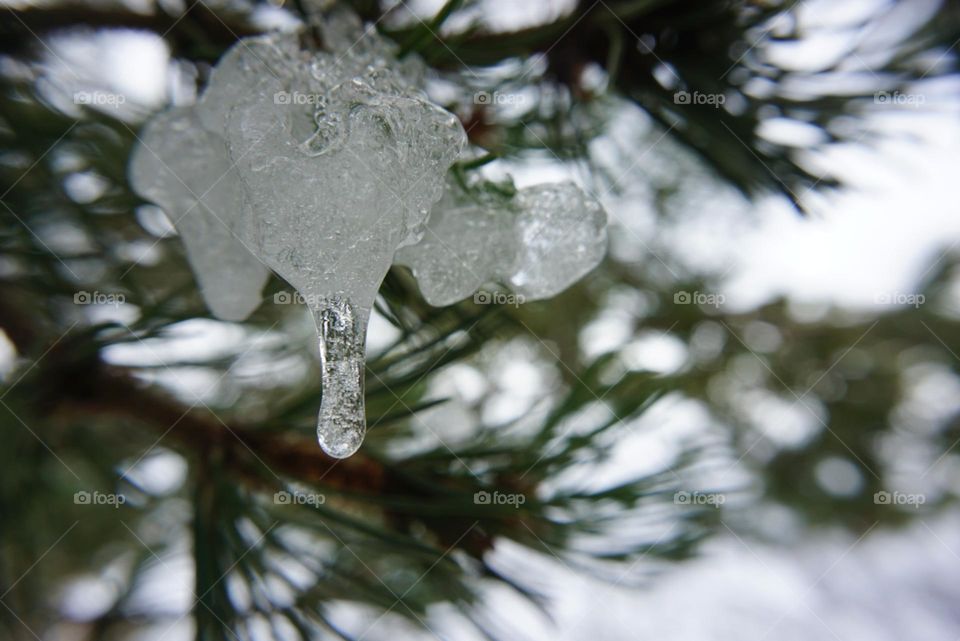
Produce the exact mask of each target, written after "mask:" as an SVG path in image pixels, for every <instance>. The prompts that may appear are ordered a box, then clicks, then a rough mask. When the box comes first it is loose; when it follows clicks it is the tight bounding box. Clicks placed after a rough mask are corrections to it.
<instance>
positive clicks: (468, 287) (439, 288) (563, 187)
mask: <svg viewBox="0 0 960 641" xmlns="http://www.w3.org/2000/svg"><path fill="white" fill-rule="evenodd" d="M606 247H607V217H606V213H605V212H604V210H603V208H602V207H601V206H600V204H599V203H597V202H596V200H594V199H593V198H591V197H589V196H587V195H586V194H585V193H584V192H583V191H582V190H581V189H580V188H579V187H577V186H576V185H575V184H573V183H571V182H561V183H555V184H544V185H535V186H532V187H527V188H524V189H520V190H518V191H516V192H515V193H514V190H512V189H511V188H509V186H508V187H507V188H504V186H498V185H494V184H490V183H487V184H483V183H476V184H471V185H465V184H461V183H459V182H457V181H455V180H451V181H450V182H449V184H448V187H447V190H446V192H445V193H444V197H443V199H442V200H441V201H440V202H439V203H438V204H437V205H436V206H435V207H434V208H433V211H432V212H431V214H430V219H429V221H428V223H427V229H426V232H425V233H424V235H423V239H422V240H421V241H420V242H419V243H417V244H416V245H412V246H410V247H404V248H401V249H400V250H399V251H397V254H396V257H395V262H396V263H397V264H400V265H407V266H408V267H410V269H411V270H412V271H413V274H414V276H415V277H416V279H417V282H418V283H419V285H420V291H421V292H422V294H423V296H424V298H425V299H426V300H427V302H429V303H430V304H431V305H437V306H443V305H450V304H452V303H455V302H456V301H458V300H461V299H463V298H466V297H468V296H470V295H471V294H473V293H474V292H475V291H476V290H477V289H479V288H480V287H481V286H482V285H483V284H484V283H488V282H497V283H502V284H504V285H506V286H507V287H509V288H510V289H511V290H513V291H514V292H516V293H517V294H521V295H522V296H524V298H526V299H527V300H536V299H541V298H550V297H551V296H556V295H557V294H559V293H560V292H562V291H563V290H564V289H566V288H567V287H569V286H570V285H572V284H573V283H575V282H576V281H578V280H580V278H582V277H583V276H584V275H585V274H586V273H587V272H589V271H590V270H592V269H593V268H594V267H596V266H597V264H598V263H599V262H600V261H601V260H602V259H603V256H604V254H605V253H606Z"/></svg>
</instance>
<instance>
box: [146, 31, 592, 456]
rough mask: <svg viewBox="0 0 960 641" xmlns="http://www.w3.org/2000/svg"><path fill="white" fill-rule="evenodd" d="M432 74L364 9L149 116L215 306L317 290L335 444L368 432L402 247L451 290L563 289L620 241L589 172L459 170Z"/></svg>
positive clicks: (273, 39) (170, 199)
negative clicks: (497, 183)
mask: <svg viewBox="0 0 960 641" xmlns="http://www.w3.org/2000/svg"><path fill="white" fill-rule="evenodd" d="M318 43H321V44H322V45H323V47H324V48H325V49H326V50H325V51H320V50H318V46H317V45H318ZM423 76H424V67H423V64H422V62H420V61H419V60H418V59H416V58H415V57H408V58H405V59H404V60H402V61H401V60H398V59H397V58H396V50H395V47H394V45H391V44H388V43H387V42H386V41H385V40H383V39H381V38H380V37H379V36H378V35H377V34H376V32H375V31H374V30H373V29H372V28H371V29H368V30H366V31H364V29H363V27H362V26H361V24H360V22H359V20H358V19H356V17H355V16H353V15H352V14H349V13H338V14H335V15H334V16H332V17H330V18H328V19H327V21H326V22H321V23H319V24H315V25H312V27H311V29H310V30H305V31H303V32H300V33H287V34H280V33H277V34H270V35H266V36H261V37H256V38H246V39H243V40H240V41H239V42H238V43H237V44H236V45H235V46H233V47H232V48H231V49H230V50H229V51H228V52H227V53H226V54H225V55H224V57H223V58H222V59H221V60H220V62H219V63H217V65H216V67H215V68H214V69H213V71H212V73H211V76H210V81H209V83H208V86H207V88H206V90H205V91H204V92H203V95H202V96H201V98H200V100H199V101H198V102H197V104H196V105H194V106H193V107H189V108H179V109H173V110H170V111H167V112H165V113H162V114H160V115H158V116H157V117H156V118H154V119H153V120H152V121H151V122H150V123H149V124H148V125H147V126H146V127H145V128H144V131H143V133H142V142H141V144H140V145H139V146H138V148H137V149H136V150H135V152H134V155H133V158H132V161H131V169H130V173H131V183H132V184H133V186H134V188H135V189H136V190H137V191H138V192H139V193H140V194H141V195H143V196H144V197H145V198H148V199H150V200H152V201H154V202H155V203H157V204H158V205H160V206H161V207H163V208H164V209H165V210H166V211H167V213H168V214H169V216H170V218H171V219H172V220H173V221H174V224H175V225H176V226H177V229H178V231H179V232H180V235H181V237H182V238H183V241H184V243H185V245H186V248H187V256H188V258H189V260H190V263H191V266H192V267H193V270H194V271H195V272H196V274H197V278H198V281H199V282H200V286H201V291H202V293H203V295H204V298H205V300H206V301H207V304H208V305H209V307H210V308H211V310H212V311H213V313H214V314H216V315H217V316H219V317H220V318H224V319H230V320H242V319H244V318H246V317H247V316H248V315H249V314H250V313H251V312H252V311H253V310H254V309H255V308H256V307H257V305H258V304H259V302H260V301H261V290H262V288H263V285H264V283H265V281H266V279H267V278H268V276H269V272H270V270H272V271H274V272H276V273H277V274H278V275H280V276H281V277H283V278H284V279H286V280H287V281H288V282H289V283H290V284H291V285H293V286H294V287H295V288H296V289H297V290H298V291H299V293H300V294H301V296H302V297H303V299H304V300H305V301H306V303H307V305H308V307H309V308H310V311H311V313H312V315H313V318H314V321H315V323H316V326H317V335H318V341H319V346H320V358H321V370H322V372H321V376H322V390H323V397H322V399H321V403H320V411H319V418H318V427H317V436H318V439H319V441H320V445H321V447H322V448H323V449H324V451H326V452H327V453H328V454H330V455H331V456H335V457H346V456H349V455H351V454H353V453H354V452H355V451H356V450H357V448H359V446H360V444H361V442H362V440H363V437H364V433H365V431H366V418H365V410H364V398H363V383H364V369H365V367H364V346H365V341H366V330H367V323H368V320H369V316H370V310H371V308H372V307H373V303H374V300H375V297H376V295H377V291H378V290H379V287H380V283H381V282H382V280H383V278H384V276H385V275H386V273H387V271H388V269H389V268H390V266H391V264H392V263H393V262H394V261H395V259H396V262H398V263H401V264H405V265H409V266H410V267H411V268H412V269H413V272H414V274H415V275H416V277H417V279H418V280H419V282H420V286H421V288H422V290H423V293H424V296H425V297H426V298H427V300H428V301H429V302H431V303H433V304H435V305H446V304H449V303H452V302H455V301H457V300H459V299H461V298H464V297H467V296H469V295H470V294H471V293H473V292H474V291H475V290H476V289H477V288H478V287H480V286H481V285H483V284H484V283H485V282H488V281H498V282H501V283H503V284H505V285H507V286H509V287H510V288H512V289H513V290H514V291H516V292H517V293H520V294H523V295H524V296H526V297H528V298H531V299H532V298H544V297H549V296H552V295H554V294H557V293H559V292H560V291H562V290H563V289H565V288H566V287H568V286H569V285H570V284H572V283H573V282H574V281H576V280H577V279H579V278H580V277H581V276H583V274H585V273H586V272H587V271H589V270H590V269H591V268H592V267H594V266H595V265H596V264H597V263H598V262H599V261H600V259H601V258H602V256H603V253H604V249H605V246H606V231H605V225H606V216H605V214H604V212H603V210H602V209H601V208H600V206H599V205H598V204H597V203H595V202H594V201H593V200H591V199H589V198H588V197H586V196H585V195H584V194H583V192H581V191H580V190H579V189H578V188H577V187H575V186H574V185H573V184H570V183H561V184H558V185H540V186H536V187H530V188H527V189H522V190H520V191H519V192H517V191H515V190H513V189H507V190H497V189H485V188H483V186H482V185H481V186H479V187H478V186H476V185H475V186H473V187H468V186H467V185H466V184H464V183H462V182H459V181H457V180H453V179H451V180H450V181H449V182H448V183H447V184H446V185H445V177H446V176H447V174H448V170H449V168H450V167H451V165H452V164H453V163H454V161H455V160H456V159H457V158H458V156H459V155H460V152H461V149H462V148H463V146H464V144H465V142H466V135H465V133H464V131H463V127H462V126H461V124H460V122H459V121H458V120H457V118H456V117H455V116H454V115H452V114H450V113H449V112H447V111H445V110H443V109H442V108H440V107H438V106H436V105H434V104H433V103H431V102H430V101H429V100H428V99H427V98H426V97H425V95H424V94H423V93H422V92H421V91H420V89H419V88H420V87H422V86H423ZM441 197H442V201H441V202H439V203H438V201H439V200H441ZM428 219H429V226H428ZM425 234H426V235H425Z"/></svg>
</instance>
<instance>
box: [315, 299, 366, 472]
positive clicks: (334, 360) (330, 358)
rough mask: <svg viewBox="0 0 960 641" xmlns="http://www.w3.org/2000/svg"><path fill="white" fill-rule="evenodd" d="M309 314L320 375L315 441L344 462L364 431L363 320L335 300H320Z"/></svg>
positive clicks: (346, 303)
mask: <svg viewBox="0 0 960 641" xmlns="http://www.w3.org/2000/svg"><path fill="white" fill-rule="evenodd" d="M313 313H314V318H315V320H316V323H317V331H318V335H319V339H320V366H321V368H322V372H323V379H322V382H323V399H322V400H321V402H320V419H319V421H318V424H317V440H318V441H320V447H322V448H323V451H324V452H326V453H327V454H329V455H330V456H335V457H337V458H346V457H347V456H350V455H351V454H353V453H354V452H356V451H357V449H359V447H360V444H361V443H362V442H363V436H364V434H365V433H366V431H367V423H366V418H365V411H364V400H363V378H364V376H363V371H364V343H365V341H366V336H367V319H366V317H363V318H361V317H360V316H359V315H358V314H357V310H356V309H354V307H353V305H352V304H351V303H350V301H349V300H347V299H344V298H340V297H338V296H335V297H333V298H330V299H328V300H324V301H323V302H322V303H321V305H320V306H319V308H318V309H317V310H315V311H314V312H313Z"/></svg>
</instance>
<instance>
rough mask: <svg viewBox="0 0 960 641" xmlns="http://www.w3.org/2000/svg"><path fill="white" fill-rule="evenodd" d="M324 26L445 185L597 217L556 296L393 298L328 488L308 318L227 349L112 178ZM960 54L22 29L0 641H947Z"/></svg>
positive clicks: (404, 20) (674, 32) (390, 1)
mask: <svg viewBox="0 0 960 641" xmlns="http://www.w3.org/2000/svg"><path fill="white" fill-rule="evenodd" d="M337 5H339V6H340V7H342V6H349V7H350V8H351V10H353V11H355V12H356V13H358V14H359V15H360V16H361V17H362V18H363V19H364V20H365V21H367V22H368V23H369V24H370V25H372V28H375V29H376V30H378V31H379V32H380V33H382V34H383V35H385V36H386V37H387V38H389V39H391V40H393V41H395V42H396V43H397V46H398V55H400V56H420V57H421V58H422V59H423V61H424V62H425V63H426V65H427V68H428V80H427V86H426V91H427V93H428V94H429V96H430V97H431V99H432V100H433V101H434V102H436V103H438V104H440V105H443V106H444V107H446V108H447V109H449V110H450V111H452V112H453V113H455V114H457V116H458V117H459V118H460V119H461V121H462V122H463V124H464V128H465V129H466V130H467V132H468V136H469V139H470V150H469V151H468V153H467V155H466V156H465V159H464V161H463V162H461V163H459V164H458V165H457V166H456V167H455V168H454V171H456V172H461V173H464V174H466V173H468V172H469V173H470V174H476V175H481V176H483V177H484V179H485V180H487V181H488V184H491V185H496V186H497V188H498V189H501V190H507V192H510V191H511V190H512V189H514V188H519V187H524V186H528V185H533V184H537V183H542V182H552V181H557V180H561V179H572V180H574V181H576V182H577V183H578V184H580V185H581V186H582V187H583V188H584V189H585V190H586V191H588V192H589V193H590V194H592V195H593V196H594V197H596V198H598V199H599V200H600V201H601V202H602V203H603V205H604V206H605V208H606V210H607V213H608V216H609V219H610V229H609V236H610V245H609V251H608V255H607V259H606V260H605V261H604V263H603V264H602V265H601V266H600V267H599V268H597V269H596V270H595V271H593V272H592V273H591V274H590V275H588V276H587V277H586V278H585V279H583V280H582V281H581V282H580V283H578V284H576V285H575V286H573V287H572V288H570V289H569V290H567V291H566V292H564V293H563V294H561V295H560V296H558V297H556V298H555V299H553V300H549V301H540V302H529V303H522V304H496V303H495V302H494V304H479V303H477V302H474V300H467V301H463V302H461V303H458V304H457V305H454V306H451V307H447V308H442V309H441V308H432V307H430V306H429V305H427V304H426V303H425V302H424V301H423V299H422V297H421V295H420V293H419V291H418V290H417V287H416V283H415V281H414V280H413V279H412V277H411V276H410V274H409V272H408V271H407V270H406V269H405V268H397V267H395V268H394V269H393V270H392V271H391V273H390V274H389V275H388V277H387V279H386V280H385V281H384V284H383V286H382V288H381V292H380V298H379V300H378V305H377V309H376V311H375V313H374V315H373V318H372V320H371V326H370V331H369V337H368V344H367V366H368V369H367V374H366V379H367V390H366V394H367V415H368V416H367V418H368V425H369V426H370V430H369V433H368V436H367V441H366V442H365V444H364V446H363V448H362V449H361V450H360V452H359V453H358V454H357V455H355V456H354V457H351V458H350V459H346V460H343V461H337V460H334V459H330V458H328V457H326V456H325V455H324V454H323V453H322V452H321V451H320V450H319V448H318V446H317V444H316V440H315V435H314V430H315V426H316V410H317V407H318V406H319V399H320V395H321V394H322V390H321V389H320V386H319V373H318V367H317V354H316V346H315V338H314V337H313V327H312V323H311V319H310V316H309V314H308V312H307V311H306V308H305V307H303V306H302V305H297V304H291V302H290V301H291V300H292V299H291V297H290V296H289V292H290V291H291V288H290V286H289V285H287V284H286V283H284V282H283V281H281V280H280V279H279V278H276V277H274V278H273V280H272V281H271V282H270V284H269V285H268V288H267V291H265V299H264V303H263V304H262V305H261V307H260V308H259V309H258V310H257V311H256V312H255V314H254V315H253V316H252V317H251V318H250V319H249V321H247V322H244V323H226V322H222V321H218V320H215V319H213V318H212V317H211V316H210V314H209V312H208V311H207V309H206V308H205V306H204V304H203V301H202V300H201V298H200V295H199V292H198V290H197V286H196V281H195V279H194V277H193V275H192V273H191V272H190V269H189V266H188V265H187V263H186V260H185V256H184V251H183V248H182V245H181V243H180V241H179V239H178V238H177V237H176V233H175V230H174V229H173V226H172V224H171V222H170V219H169V218H168V217H167V216H166V215H165V213H164V212H163V211H162V210H161V209H160V208H158V207H157V206H155V205H153V204H151V203H147V202H144V201H142V200H141V199H139V198H138V197H137V196H135V195H134V194H133V193H132V192H131V190H130V187H129V183H128V180H127V176H126V167H127V161H128V157H129V153H130V149H131V147H132V145H133V144H134V143H135V142H136V140H137V136H138V132H139V131H140V128H141V127H142V126H143V124H144V122H146V121H147V119H149V117H150V116H151V114H153V113H156V112H158V111H160V110H162V109H164V108H165V107H167V106H169V105H189V104H191V103H193V102H194V101H195V100H196V99H197V96H198V93H199V92H200V91H201V90H202V89H203V87H204V86H205V83H206V79H207V78H208V77H209V72H210V69H211V66H212V65H213V64H214V63H215V62H216V61H217V60H218V59H219V58H220V56H221V55H222V54H223V52H224V51H225V50H226V49H227V48H229V47H230V46H231V45H232V44H233V43H235V42H236V41H237V40H238V39H240V38H242V37H246V36H249V35H254V34H257V33H262V32H265V31H269V30H274V29H280V30H294V29H298V28H300V26H301V25H302V24H303V23H304V21H306V20H308V19H310V18H309V17H310V16H321V15H322V14H323V13H324V12H326V11H329V10H333V9H336V8H337V7H336V6H337ZM958 43H960V5H958V4H956V3H954V2H949V1H943V2H940V1H936V0H901V1H899V2H897V1H891V0H844V1H842V2H838V1H833V2H830V1H827V0H805V1H802V2H789V1H783V2H777V1H774V0H770V1H760V0H756V1H747V0H696V1H694V0H593V1H590V0H579V1H578V0H529V1H527V2H511V1H508V0H473V1H471V0H463V1H457V0H451V1H449V2H444V1H442V0H409V1H404V0H383V1H380V2H377V1H375V0H352V1H349V2H347V1H345V0H344V1H343V2H332V1H331V2H326V1H318V0H288V1H287V2H283V1H282V0H276V1H275V2H268V3H257V2H250V1H249V0H236V1H223V2H219V1H217V2H215V1H202V2H201V1H199V0H198V1H195V2H189V1H186V2H184V1H181V0H159V1H158V2H153V1H152V0H127V1H125V2H118V1H115V0H97V1H88V2H81V1H75V2H61V1H59V0H50V1H47V2H19V1H15V2H11V1H9V0H3V3H2V8H0V82H2V90H0V216H2V220H3V224H2V227H0V330H2V332H0V377H2V383H3V386H2V388H0V429H2V441H0V443H2V446H0V605H2V606H3V607H2V608H0V638H4V639H16V640H19V639H43V640H47V639H56V640H60V639H64V640H74V639H76V640H81V639H111V640H113V639H152V640H160V639H165V640H170V641H172V640H174V639H191V638H195V639H232V640H247V639H250V640H262V639H279V640H288V639H290V640H294V639H327V638H331V639H333V638H339V639H357V640H359V639H368V640H371V641H372V640H375V639H388V638H389V639H396V638H410V639H421V638H424V639H426V638H440V639H482V638H489V639H557V638H559V639H571V640H573V639H583V638H587V637H591V638H597V639H613V640H616V639H648V638H649V639H665V638H666V639H677V640H680V639H697V640H701V641H703V640H708V639H718V640H719V639H748V640H756V641H761V640H764V639H804V640H807V641H809V640H814V639H815V640H819V639H824V640H830V639H842V640H843V641H856V640H861V639H864V640H866V639H869V640H870V641H881V640H886V639H891V640H894V639H925V640H931V641H935V640H941V639H942V640H945V641H956V640H957V639H958V638H960V614H958V613H960V610H958V608H957V607H956V606H957V603H958V602H960V585H958V583H957V581H956V576H957V573H958V571H960V527H958V525H960V512H958V509H957V498H958V491H960V449H958V445H960V378H958V366H960V360H958V359H960V325H958V323H960V271H958V260H960V251H958V246H960V216H958V214H960V211H958V207H960V205H958V203H957V199H956V185H955V183H956V177H957V171H958V156H957V153H958V151H960V119H958V116H960V78H958V75H957V71H958V64H957V46H958ZM491 286H495V284H493V285H491ZM495 300H501V301H504V300H507V299H505V298H501V299H495Z"/></svg>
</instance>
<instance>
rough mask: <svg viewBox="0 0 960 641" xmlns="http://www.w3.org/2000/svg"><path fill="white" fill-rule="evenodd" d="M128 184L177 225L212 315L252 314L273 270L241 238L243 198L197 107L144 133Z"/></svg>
mask: <svg viewBox="0 0 960 641" xmlns="http://www.w3.org/2000/svg"><path fill="white" fill-rule="evenodd" d="M130 182H131V184H132V186H133V188H134V190H135V191H136V192H137V193H138V194H140V195H141V196H143V197H144V198H147V199H149V200H151V201H152V202H154V203H156V204H157V205H159V206H160V207H162V208H163V209H164V211H165V212H166V213H167V216H168V217H169V218H170V220H171V221H172V222H173V224H174V226H175V227H176V228H177V231H178V232H179V234H180V238H181V239H183V243H184V246H185V247H186V251H187V259H188V260H189V262H190V266H191V268H192V269H193V272H194V274H196V277H197V281H198V282H199V285H200V291H201V293H202V294H203V298H204V300H205V301H206V303H207V306H208V307H209V308H210V311H212V312H213V314H214V315H215V316H217V317H218V318H221V319H223V320H231V321H239V320H243V319H245V318H246V317H247V316H249V315H250V313H251V312H253V310H254V309H256V308H257V306H258V305H259V304H260V301H261V297H260V292H261V290H262V289H263V285H264V283H266V280H267V278H268V277H269V274H270V271H269V270H268V269H267V267H266V265H264V264H263V263H262V262H261V261H260V259H259V258H257V257H256V256H255V255H254V254H253V253H252V252H251V251H250V250H249V249H248V248H247V247H245V246H244V244H243V242H242V241H241V240H240V236H239V235H238V234H237V227H238V226H239V225H240V224H242V218H241V210H242V208H243V206H244V205H243V204H242V200H243V196H242V190H241V185H240V180H239V177H238V175H237V172H236V169H234V168H233V167H232V166H231V164H230V159H229V157H228V156H227V150H226V147H225V142H224V140H223V138H222V137H221V136H219V135H218V134H216V133H212V132H210V131H207V130H206V129H204V128H203V127H202V126H201V123H200V121H199V120H198V118H197V116H196V114H195V111H194V110H193V109H188V108H180V109H171V110H169V111H166V112H164V113H161V114H159V115H158V116H156V117H154V118H153V120H151V121H150V122H149V123H148V124H147V125H146V127H145V128H144V129H143V131H142V132H141V133H140V143H139V144H138V145H137V146H136V148H135V149H134V151H133V155H132V158H131V162H130Z"/></svg>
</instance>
